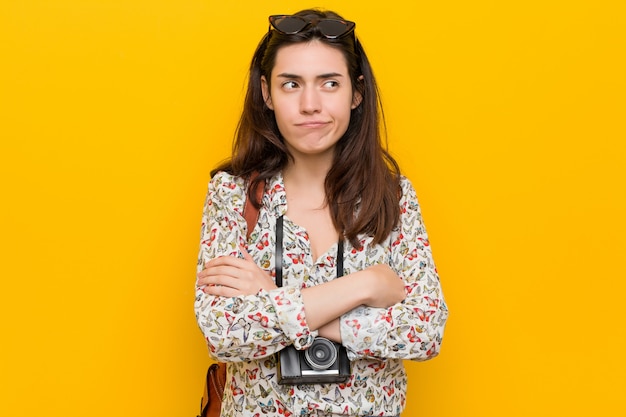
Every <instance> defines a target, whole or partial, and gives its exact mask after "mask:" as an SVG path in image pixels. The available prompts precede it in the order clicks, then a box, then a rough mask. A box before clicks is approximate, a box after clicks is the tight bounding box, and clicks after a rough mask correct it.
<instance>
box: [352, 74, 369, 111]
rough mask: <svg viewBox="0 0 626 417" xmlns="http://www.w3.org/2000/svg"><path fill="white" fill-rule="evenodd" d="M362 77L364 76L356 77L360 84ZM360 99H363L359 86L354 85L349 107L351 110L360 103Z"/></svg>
mask: <svg viewBox="0 0 626 417" xmlns="http://www.w3.org/2000/svg"><path fill="white" fill-rule="evenodd" d="M364 79H365V78H364V77H363V76H362V75H360V76H359V78H357V79H356V81H357V83H359V84H361V83H363V80H364ZM361 101H363V94H361V89H360V88H359V86H357V85H355V86H354V94H352V106H351V107H350V108H351V109H352V110H354V109H356V108H357V107H359V105H360V104H361Z"/></svg>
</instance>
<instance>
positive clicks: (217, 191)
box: [209, 171, 246, 201]
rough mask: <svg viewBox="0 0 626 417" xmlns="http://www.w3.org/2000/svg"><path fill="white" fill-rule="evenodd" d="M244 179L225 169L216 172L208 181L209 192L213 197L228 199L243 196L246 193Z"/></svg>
mask: <svg viewBox="0 0 626 417" xmlns="http://www.w3.org/2000/svg"><path fill="white" fill-rule="evenodd" d="M245 187H246V181H245V179H244V178H242V177H238V176H235V175H232V174H229V173H228V172H225V171H219V172H217V173H216V174H215V175H214V176H213V177H212V178H211V181H210V182H209V193H210V194H212V195H213V196H214V198H221V199H224V200H230V201H232V200H233V199H237V198H243V197H244V195H245V193H246V189H245Z"/></svg>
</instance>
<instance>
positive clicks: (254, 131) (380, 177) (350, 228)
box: [211, 9, 400, 247]
mask: <svg viewBox="0 0 626 417" xmlns="http://www.w3.org/2000/svg"><path fill="white" fill-rule="evenodd" d="M295 15H296V16H302V17H305V18H315V17H317V18H331V19H340V20H343V18H342V17H341V16H339V15H338V14H337V13H335V12H332V11H323V10H319V9H309V10H302V11H300V12H298V13H296V14H295ZM312 40H317V41H318V42H323V43H324V44H326V45H328V46H331V47H333V48H336V49H338V50H339V51H341V52H342V54H343V55H344V57H345V59H346V62H347V65H348V72H349V74H350V79H351V81H352V86H353V88H355V89H356V90H357V91H358V92H359V93H360V94H361V96H362V100H361V103H360V104H359V105H358V106H357V107H356V108H355V109H353V110H352V112H351V115H350V123H349V125H348V128H347V130H346V132H345V133H344V135H343V136H342V137H341V139H340V140H339V141H338V142H337V144H336V147H335V156H334V161H333V164H332V168H331V169H330V170H329V172H328V174H327V175H326V182H325V189H326V200H327V204H328V205H329V207H330V212H331V217H332V219H333V223H334V226H335V228H336V229H337V230H338V231H340V232H341V233H343V235H344V236H345V238H346V239H348V240H349V241H350V243H351V244H352V245H353V246H355V247H360V246H361V244H360V242H359V239H358V235H359V234H366V235H369V236H372V237H373V240H374V243H381V242H382V241H383V240H384V239H385V238H386V237H387V236H388V235H389V234H390V233H391V230H392V229H393V228H394V227H395V226H396V225H397V223H398V221H399V218H400V204H399V199H400V168H399V166H398V164H397V163H396V161H395V160H394V159H393V157H392V156H391V155H390V154H389V152H388V151H387V149H386V143H385V144H383V139H382V135H381V133H384V132H385V123H384V114H383V111H382V106H381V102H380V97H379V92H378V87H377V85H376V80H375V78H374V74H373V72H372V68H371V66H370V63H369V60H368V59H367V56H366V55H365V51H364V50H363V47H362V46H361V43H360V42H359V40H358V39H357V38H356V35H355V34H354V33H351V34H349V35H346V36H343V37H339V38H335V39H328V38H326V37H324V36H323V35H321V34H320V32H319V29H317V27H316V26H315V25H312V27H309V28H307V29H306V30H304V31H302V32H299V33H296V34H291V35H285V34H282V33H280V32H278V31H276V30H270V31H268V33H267V34H265V36H264V37H263V39H262V40H261V42H260V43H259V45H258V47H257V49H256V51H255V53H254V56H253V57H252V63H251V64H250V74H249V81H248V88H247V92H246V97H245V101H244V107H243V112H242V115H241V118H240V120H239V124H238V126H237V130H236V134H235V139H234V142H233V151H232V157H231V158H230V159H229V160H227V161H226V162H224V163H222V164H220V165H219V166H218V167H217V168H215V169H214V170H213V171H212V172H211V174H212V175H214V174H215V173H217V172H218V171H226V172H229V173H231V174H233V175H237V176H242V177H245V178H248V179H250V180H251V183H250V186H249V187H248V198H249V199H250V201H251V202H252V204H254V205H255V206H256V207H259V206H260V201H258V198H257V196H256V192H255V191H256V189H257V187H259V186H261V184H265V181H266V180H267V179H269V178H271V177H272V176H274V175H276V174H277V173H278V172H280V171H281V170H282V169H283V168H285V167H286V165H287V163H288V161H289V158H291V155H290V154H289V151H288V150H287V147H286V146H285V143H284V141H283V138H282V136H281V134H280V131H279V130H278V125H277V124H276V119H275V117H274V112H273V111H272V110H270V109H269V108H268V107H267V106H266V103H265V100H264V99H263V92H262V89H261V77H262V76H265V78H266V80H267V82H268V83H269V82H270V78H271V77H270V75H271V72H272V69H273V68H274V64H275V61H276V54H277V52H278V50H279V49H280V48H282V47H284V46H287V45H292V44H297V43H305V42H310V41H312ZM253 173H257V174H258V175H256V176H253V175H252V174H253Z"/></svg>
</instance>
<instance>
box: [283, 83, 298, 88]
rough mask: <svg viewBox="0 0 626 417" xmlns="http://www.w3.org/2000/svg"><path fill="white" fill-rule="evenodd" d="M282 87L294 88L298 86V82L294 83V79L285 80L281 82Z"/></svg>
mask: <svg viewBox="0 0 626 417" xmlns="http://www.w3.org/2000/svg"><path fill="white" fill-rule="evenodd" d="M282 87H283V88H284V89H285V90H294V89H296V88H298V83H296V82H295V81H286V82H284V83H283V84H282Z"/></svg>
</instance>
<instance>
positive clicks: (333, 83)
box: [324, 80, 339, 90]
mask: <svg viewBox="0 0 626 417" xmlns="http://www.w3.org/2000/svg"><path fill="white" fill-rule="evenodd" d="M337 87H339V82H338V81H335V80H328V81H325V82H324V88H326V89H328V90H334V89H335V88H337Z"/></svg>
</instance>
